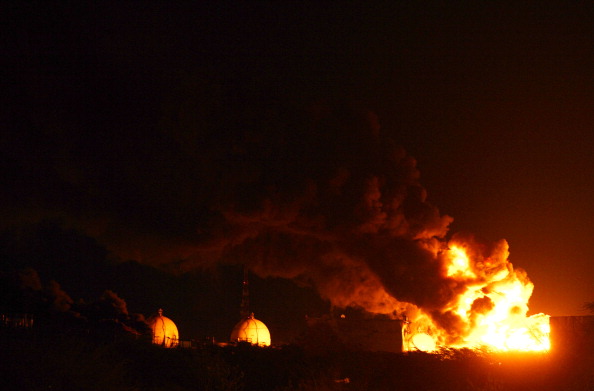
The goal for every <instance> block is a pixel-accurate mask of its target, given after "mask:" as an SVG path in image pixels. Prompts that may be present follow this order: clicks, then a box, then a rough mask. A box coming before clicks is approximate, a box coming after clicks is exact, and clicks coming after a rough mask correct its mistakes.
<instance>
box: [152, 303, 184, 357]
mask: <svg viewBox="0 0 594 391" xmlns="http://www.w3.org/2000/svg"><path fill="white" fill-rule="evenodd" d="M147 323H148V325H149V326H150V328H151V330H152V331H153V343H154V344H155V345H161V346H163V347H165V348H173V347H176V346H177V345H178V344H179V333H178V331H177V326H176V325H175V323H173V321H172V320H171V319H169V318H168V317H166V316H163V310H162V309H159V311H158V314H157V315H153V316H151V317H150V318H148V320H147Z"/></svg>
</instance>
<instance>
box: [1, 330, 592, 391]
mask: <svg viewBox="0 0 594 391" xmlns="http://www.w3.org/2000/svg"><path fill="white" fill-rule="evenodd" d="M0 333H1V334H0V344H1V346H0V362H1V363H2V364H1V366H0V378H1V379H2V383H3V385H2V389H3V390H102V391H105V390H129V391H135V390H142V391H151V390H167V391H178V390H179V391H181V390H209V391H210V390H229V391H231V390H244V391H252V390H253V391H265V390H274V391H283V390H304V391H305V390H373V391H376V390H431V391H436V390H489V391H491V390H505V391H513V390H521V391H528V390H538V391H543V390H551V391H553V390H554V391H558V390H594V359H593V355H592V353H591V352H590V353H588V352H581V353H579V354H578V353H576V352H573V353H572V352H563V353H557V354H552V353H551V354H500V355H496V354H487V353H484V352H480V351H470V350H455V351H454V350H448V351H443V352H441V353H440V354H425V353H413V354H394V353H371V352H361V351H349V350H348V349H345V347H335V348H328V349H312V348H311V347H308V346H307V345H305V346H296V345H295V346H293V345H289V346H283V347H278V348H255V347H251V346H249V345H246V346H234V347H219V346H203V347H200V348H195V349H181V348H176V349H163V348H160V347H157V346H153V345H151V344H150V343H148V342H147V341H146V340H141V339H133V338H116V339H112V340H105V339H103V340H96V339H93V338H89V337H87V336H81V335H78V336H72V335H70V336H69V335H64V334H58V335H49V334H46V335H44V334H39V333H33V332H30V331H29V332H15V331H14V330H5V329H4V330H0Z"/></svg>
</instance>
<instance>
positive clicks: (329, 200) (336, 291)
mask: <svg viewBox="0 0 594 391" xmlns="http://www.w3.org/2000/svg"><path fill="white" fill-rule="evenodd" d="M202 88H203V89H204V88H206V89H207V87H204V86H203V87H202ZM208 94H209V91H201V92H200V93H199V94H197V95H196V96H192V95H190V96H187V95H183V94H182V95H183V96H185V97H186V99H187V101H184V102H181V103H180V102H176V101H174V102H173V103H172V108H171V109H167V108H166V109H165V110H164V114H163V118H162V119H161V121H160V122H161V125H160V127H159V128H158V129H154V128H148V129H143V131H142V132H141V131H139V130H136V129H134V128H133V129H131V130H128V131H126V132H122V133H120V130H119V129H116V130H113V131H110V132H108V133H107V134H104V135H95V134H89V135H87V136H84V137H78V138H77V137H76V136H75V134H74V132H69V131H65V132H61V133H57V134H54V133H52V132H51V131H50V130H48V129H46V128H43V127H42V128H40V132H42V133H43V135H44V136H49V140H50V143H49V145H50V146H51V148H50V147H47V146H46V147H44V148H43V150H42V151H26V153H24V154H23V155H18V154H14V153H13V154H12V157H13V158H14V161H15V162H16V163H15V166H17V167H18V169H19V171H20V172H21V173H22V174H24V175H23V176H22V179H21V183H19V186H17V188H16V193H15V192H13V193H12V194H11V196H12V197H14V198H13V201H14V202H13V203H14V204H17V205H18V206H19V207H20V208H19V209H18V210H19V218H20V219H22V218H23V216H26V215H27V213H28V214H30V215H31V216H32V218H37V217H39V216H43V217H56V216H57V217H60V218H62V219H64V221H65V222H66V223H67V224H70V225H73V226H76V227H82V228H83V229H84V230H86V232H88V233H89V234H90V235H92V236H94V237H96V238H97V239H99V240H100V241H101V242H103V243H104V244H106V245H107V246H108V248H110V249H111V250H112V251H114V252H116V253H117V254H119V255H120V256H121V257H122V258H124V259H129V258H132V259H136V260H139V261H142V262H147V263H152V264H155V265H161V266H163V267H165V268H168V269H172V270H188V269H191V268H196V267H209V266H211V265H213V264H214V263H215V262H229V263H239V264H246V265H248V267H249V268H250V269H251V270H252V271H253V272H255V273H257V274H258V275H260V276H262V277H267V276H274V277H282V278H289V279H294V280H295V281H298V282H300V283H303V284H307V285H313V286H314V287H315V288H316V289H317V290H318V291H319V293H320V295H321V296H322V297H323V298H325V299H328V300H329V301H330V302H331V303H332V304H333V305H336V306H340V307H345V306H359V307H362V308H364V309H366V310H368V311H370V312H375V313H393V312H395V311H400V310H401V309H403V308H404V307H405V306H406V305H405V304H402V302H406V303H412V304H415V305H418V306H421V307H423V308H427V309H429V310H431V309H438V308H441V307H442V306H443V305H444V304H445V303H447V302H448V300H449V298H450V297H451V296H452V295H454V294H455V289H456V287H452V286H450V285H448V284H450V282H448V281H447V280H446V279H443V278H442V275H443V272H442V270H441V269H440V264H439V262H436V257H437V255H438V252H439V250H440V248H441V247H442V246H443V244H442V243H441V239H443V238H444V235H445V234H446V233H447V229H448V225H449V224H450V222H451V221H452V218H450V217H448V216H442V215H441V214H440V213H439V211H438V209H437V208H436V207H435V206H433V205H432V204H431V203H430V202H428V200H427V193H426V191H425V189H424V188H423V187H422V186H421V185H420V183H419V171H418V169H417V167H416V161H415V159H414V158H413V157H411V156H409V155H408V154H407V153H406V152H405V151H404V149H402V148H401V147H399V146H398V145H397V144H396V143H395V142H394V141H393V140H390V139H389V138H387V137H386V136H385V135H384V134H383V133H382V130H381V129H380V125H379V122H378V119H377V118H376V117H375V116H374V115H373V114H372V113H369V112H367V111H365V110H360V109H358V108H356V107H353V106H351V105H346V104H327V103H324V102H319V103H316V104H313V105H310V107H308V108H307V110H304V111H303V112H299V113H287V112H283V111H282V110H276V109H274V108H271V109H270V110H260V111H258V112H253V111H251V110H252V109H253V108H247V109H245V111H244V112H240V113H239V114H237V115H236V118H228V117H225V114H228V112H227V111H226V110H224V109H221V107H220V106H217V105H216V104H210V106H206V107H205V106H204V105H200V102H202V103H204V101H210V100H208V99H206V100H205V99H204V96H205V95H208ZM178 96H181V95H176V97H178ZM197 100H199V102H198V101H197ZM213 101H215V102H216V99H214V98H213ZM188 107H189V108H190V109H189V108H188ZM192 108H193V109H192ZM198 108H199V109H200V110H198V111H197V109H198ZM168 110H169V111H168ZM12 137H14V138H15V140H11V141H13V143H14V142H16V143H17V144H20V145H21V146H22V147H23V148H24V147H25V142H24V141H23V140H20V139H19V138H20V137H21V136H19V135H17V134H13V135H12ZM25 141H26V140H25ZM32 156H35V159H36V160H35V161H33V162H31V161H27V160H26V159H25V158H30V157H32ZM42 177H43V178H42ZM40 179H41V180H40ZM19 193H20V194H19ZM24 212H26V213H24Z"/></svg>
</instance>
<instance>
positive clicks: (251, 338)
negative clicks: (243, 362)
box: [231, 312, 271, 346]
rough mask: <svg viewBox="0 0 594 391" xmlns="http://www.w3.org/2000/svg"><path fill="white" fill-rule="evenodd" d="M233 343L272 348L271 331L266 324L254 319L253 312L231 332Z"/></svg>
mask: <svg viewBox="0 0 594 391" xmlns="http://www.w3.org/2000/svg"><path fill="white" fill-rule="evenodd" d="M231 342H249V343H251V344H252V345H257V346H270V343H271V339H270V331H268V327H266V325H265V324H264V323H262V322H261V321H259V320H258V319H256V318H254V313H253V312H252V313H251V314H250V315H249V316H247V317H246V318H244V319H242V320H241V321H240V322H239V323H237V324H236V325H235V327H234V328H233V331H231Z"/></svg>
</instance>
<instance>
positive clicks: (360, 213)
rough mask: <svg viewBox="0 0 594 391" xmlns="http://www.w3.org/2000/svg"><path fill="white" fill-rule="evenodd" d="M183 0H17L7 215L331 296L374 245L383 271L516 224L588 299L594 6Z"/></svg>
mask: <svg viewBox="0 0 594 391" xmlns="http://www.w3.org/2000/svg"><path fill="white" fill-rule="evenodd" d="M169 3H170V2H163V3H157V2H140V3H137V2H130V3H127V2H96V3H86V4H83V5H78V4H77V5H72V4H70V5H63V4H61V3H53V4H45V3H44V2H39V3H36V2H22V3H19V4H18V5H16V4H10V2H9V4H3V5H2V10H1V14H2V19H3V22H2V26H3V27H2V49H1V50H2V56H1V57H2V67H1V69H2V71H1V72H2V74H1V76H2V77H1V80H2V81H1V83H2V90H3V93H2V102H1V106H2V108H1V126H2V136H1V139H0V152H1V154H2V171H3V174H2V179H1V180H2V188H3V191H2V195H1V196H0V197H1V198H0V201H1V205H2V206H1V209H0V210H1V213H2V217H3V219H2V220H3V221H2V224H3V227H2V228H8V227H14V226H20V225H24V224H28V223H34V222H37V221H41V220H43V219H56V220H58V221H60V222H61V223H62V224H64V226H67V227H69V228H75V229H79V230H81V231H82V232H84V233H85V235H88V236H89V237H92V238H94V239H96V240H97V241H98V242H99V243H101V244H102V245H104V246H106V248H107V249H108V250H109V251H110V252H112V253H113V254H116V256H117V257H120V258H121V259H123V260H127V259H133V260H137V261H139V262H142V263H145V264H148V265H155V266H160V267H165V268H168V269H171V270H177V271H187V270H193V269H195V268H201V267H203V266H206V265H208V266H210V265H213V264H214V263H216V262H227V263H236V264H238V263H239V264H240V263H248V264H250V265H251V268H252V270H254V272H255V273H257V274H258V275H260V276H261V277H263V278H265V277H268V276H272V277H283V278H293V279H295V280H298V281H300V283H302V284H306V285H307V284H313V285H315V286H316V287H317V289H318V290H319V291H321V292H322V296H325V297H328V296H332V295H333V294H334V293H331V292H335V290H336V289H338V288H336V286H335V284H334V282H333V280H332V279H330V280H327V279H326V277H325V276H327V275H333V276H335V277H336V279H337V280H342V281H346V280H348V281H352V278H353V274H356V273H355V272H353V270H358V269H357V268H356V267H350V266H349V267H350V269H348V270H349V272H348V273H347V274H348V276H347V275H345V274H344V273H346V272H344V270H347V269H345V265H351V264H350V263H349V262H351V259H355V260H358V259H365V261H364V262H363V263H364V264H365V265H366V266H365V268H364V270H363V271H362V272H361V273H359V274H357V277H356V278H360V279H362V280H365V281H369V278H368V277H367V275H366V273H368V269H367V267H369V268H370V270H373V271H374V272H375V273H378V274H380V275H381V273H380V271H382V270H383V268H384V267H385V265H384V264H383V263H382V262H383V261H380V259H384V258H390V256H391V255H392V254H398V255H394V258H395V259H396V261H395V262H396V263H398V262H400V261H398V259H401V258H399V257H406V256H407V254H408V255H410V257H409V258H407V259H417V258H415V257H418V259H421V258H423V257H424V255H423V254H420V253H418V252H417V251H416V250H414V249H412V248H409V245H408V244H407V243H408V242H409V241H414V240H420V239H422V240H428V239H429V238H432V237H438V238H440V239H441V240H447V239H448V238H449V237H451V236H452V235H453V234H455V233H457V232H470V233H473V234H474V235H476V236H477V237H478V238H482V239H484V241H486V242H492V241H497V240H499V239H506V240H507V242H508V243H509V246H510V261H511V262H512V263H513V264H514V266H516V267H521V268H524V269H526V271H527V272H528V275H529V277H530V279H531V280H532V281H533V282H534V284H535V286H536V288H535V291H534V295H533V298H532V300H531V305H530V307H531V313H538V312H545V313H548V314H551V315H579V314H584V311H583V309H582V305H583V304H584V303H585V302H587V301H592V300H594V289H593V284H594V241H592V240H591V238H592V237H594V228H592V227H593V225H592V224H591V222H592V221H593V220H594V206H593V204H592V202H591V200H592V199H594V184H593V183H592V178H593V177H594V157H593V154H592V151H594V136H593V135H592V130H593V129H594V112H593V110H592V108H593V107H594V73H593V72H592V70H593V69H594V46H593V45H592V42H593V39H594V25H593V24H592V20H593V19H592V18H593V17H594V9H593V7H592V6H589V5H585V4H584V3H580V4H577V3H576V4H565V2H558V3H554V2H544V3H543V2H521V3H518V4H514V2H510V3H507V2H506V3H503V4H501V3H499V2H497V3H494V2H480V3H479V4H475V5H472V6H468V5H456V6H449V5H444V4H440V3H433V2H429V3H427V4H424V5H420V4H417V2H398V3H396V4H391V3H390V5H388V2H379V3H372V4H366V3H358V2H353V3H350V2H349V3H348V4H343V3H341V2H336V3H330V2H323V4H316V3H309V2H298V3H295V4H293V3H291V4H289V3H284V4H277V3H276V2H249V3H247V2H236V3H234V2H211V3H208V4H202V5H197V4H191V5H190V3H185V2H184V3H180V4H169ZM405 151H406V152H405ZM413 158H414V159H413ZM415 161H416V164H415ZM419 175H420V177H419ZM374 180H377V181H378V182H377V183H376V182H374ZM378 189H379V190H378ZM375 190H378V191H379V192H380V193H381V194H382V196H381V200H380V201H381V205H379V204H377V203H376V202H377V201H378V199H376V198H374V194H375V193H374V191H375ZM378 205H379V206H378ZM394 205H397V206H394ZM390 208H393V209H390ZM381 211H383V212H385V213H386V215H387V216H388V217H387V218H386V217H385V216H384V217H382V216H383V215H382V216H380V215H381V213H380V212H381ZM447 216H451V217H453V222H451V223H450V219H449V218H448V217H447ZM384 218H385V220H381V219H384ZM380 220H381V222H379V221H380ZM448 224H449V225H448ZM448 226H449V230H448V229H447V228H448ZM374 233H378V235H376V236H374V235H373V234H374ZM389 238H392V239H393V238H396V244H394V243H393V242H392V241H389V240H388V239H389ZM387 241H389V242H390V244H386V242H387ZM357 262H359V261H356V262H355V265H359V264H358V263H357ZM386 262H387V261H386ZM407 262H408V261H407ZM351 266H352V265H351ZM409 266H410V265H409ZM338 269H340V271H339V272H336V270H338ZM417 272H418V270H417ZM383 278H384V277H382V279H383ZM390 278H391V277H386V278H385V279H383V282H384V283H386V282H389V281H391V280H390ZM371 280H373V279H371ZM312 281H313V283H312ZM394 281H396V282H395V286H396V285H397V286H398V287H395V288H392V292H393V293H394V292H398V293H399V294H402V295H403V296H405V297H407V298H408V296H407V295H408V292H404V291H403V289H404V288H401V287H405V286H406V285H398V281H399V280H398V279H397V278H396V277H394ZM423 282H424V283H427V284H429V285H428V286H430V285H431V284H433V282H432V280H431V279H427V281H425V280H423ZM347 285H348V284H347ZM372 285H373V284H370V286H369V287H368V289H369V290H368V291H364V292H363V293H361V292H359V293H353V292H352V291H348V289H346V288H344V289H345V291H344V292H341V293H340V295H338V296H340V297H343V296H341V295H343V294H344V295H346V296H349V295H351V296H349V297H350V298H351V299H352V298H353V295H355V296H356V295H357V294H359V295H366V294H367V295H372V294H373V292H375V291H374V287H373V286H372ZM399 287H400V288H399ZM340 289H343V288H340ZM427 290H428V291H429V292H431V291H432V288H430V287H429V288H427ZM347 291H348V292H347ZM338 296H336V297H338ZM430 296H431V294H430V293H427V297H430ZM410 299H411V300H413V301H414V300H416V301H417V302H419V300H421V301H422V300H425V299H426V300H429V299H427V298H425V297H424V296H423V298H421V296H419V295H417V294H416V293H415V294H412V293H411V294H410ZM336 300H337V303H339V302H340V300H338V299H336ZM401 300H402V299H401Z"/></svg>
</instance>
